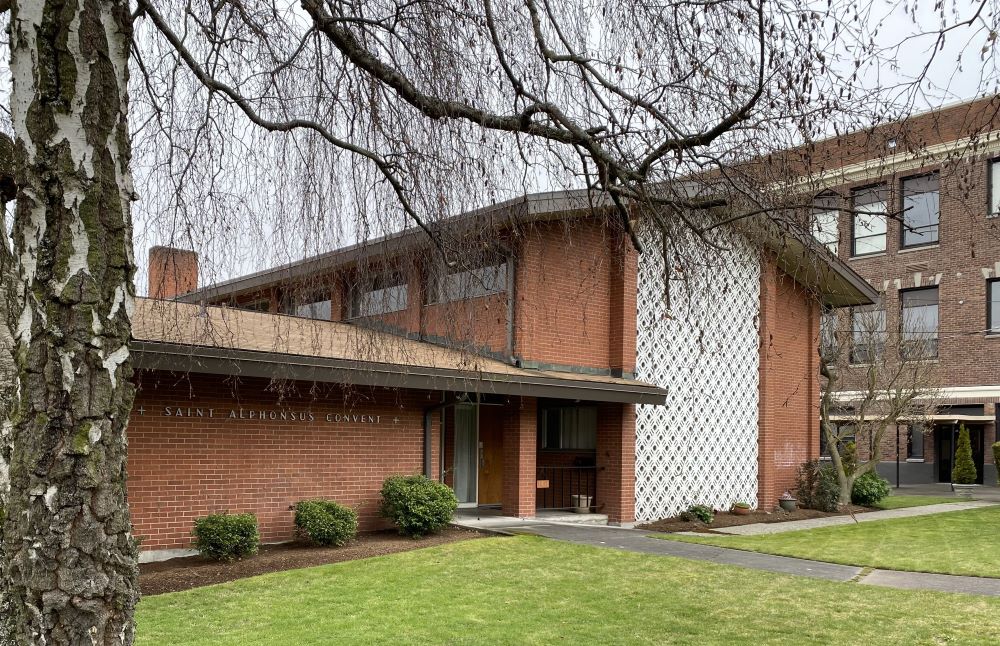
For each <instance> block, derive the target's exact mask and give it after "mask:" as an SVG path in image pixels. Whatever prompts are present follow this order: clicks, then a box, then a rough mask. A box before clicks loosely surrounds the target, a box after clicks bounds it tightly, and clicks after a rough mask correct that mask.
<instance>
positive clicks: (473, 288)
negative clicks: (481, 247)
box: [427, 258, 507, 304]
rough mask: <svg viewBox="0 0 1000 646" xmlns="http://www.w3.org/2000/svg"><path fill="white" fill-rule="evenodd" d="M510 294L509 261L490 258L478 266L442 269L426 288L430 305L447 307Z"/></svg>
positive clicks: (460, 265) (432, 277) (431, 278)
mask: <svg viewBox="0 0 1000 646" xmlns="http://www.w3.org/2000/svg"><path fill="white" fill-rule="evenodd" d="M505 291H507V261H506V260H504V259H502V258H499V259H498V258H491V259H488V260H485V261H484V262H482V263H481V264H478V265H475V266H471V267H470V266H469V265H467V264H466V265H462V264H459V266H457V267H454V268H451V269H450V270H449V269H442V270H441V271H440V272H438V273H437V274H436V275H432V276H431V277H430V279H429V280H428V285H427V303H428V304H430V303H448V302H451V301H460V300H463V299H466V298H478V297H480V296H489V295H490V294H498V293H500V292H505Z"/></svg>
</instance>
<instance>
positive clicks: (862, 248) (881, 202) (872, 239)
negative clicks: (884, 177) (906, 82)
mask: <svg viewBox="0 0 1000 646" xmlns="http://www.w3.org/2000/svg"><path fill="white" fill-rule="evenodd" d="M851 201H852V203H853V207H854V211H855V213H854V219H853V223H854V224H853V226H852V230H853V236H854V240H853V247H852V249H851V253H852V254H853V255H855V256H864V255H868V254H873V253H881V252H884V251H885V233H886V229H887V224H886V221H887V220H886V217H887V216H886V213H887V212H888V203H889V193H888V191H887V190H886V187H885V186H884V185H882V186H872V187H868V188H863V189H859V190H857V191H854V193H853V194H852V200H851Z"/></svg>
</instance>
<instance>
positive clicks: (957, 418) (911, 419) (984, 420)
mask: <svg viewBox="0 0 1000 646" xmlns="http://www.w3.org/2000/svg"><path fill="white" fill-rule="evenodd" d="M876 419H878V418H876ZM830 421H831V422H856V421H858V418H857V416H856V415H830ZM861 421H866V420H864V419H863V420H861ZM896 421H897V422H904V423H907V424H919V423H921V422H936V423H938V424H948V423H951V424H957V423H959V422H973V423H976V424H989V423H991V422H994V421H996V420H995V418H994V417H993V416H992V415H945V414H936V415H904V416H902V417H897V418H896Z"/></svg>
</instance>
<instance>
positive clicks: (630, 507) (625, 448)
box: [597, 404, 635, 525]
mask: <svg viewBox="0 0 1000 646" xmlns="http://www.w3.org/2000/svg"><path fill="white" fill-rule="evenodd" d="M597 511H598V512H599V513H603V514H607V515H608V523H609V524H613V525H620V524H622V523H631V522H632V521H634V520H635V406H634V405H632V404H601V405H600V406H599V407H598V409H597Z"/></svg>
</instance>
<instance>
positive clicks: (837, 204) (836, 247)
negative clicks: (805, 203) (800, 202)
mask: <svg viewBox="0 0 1000 646" xmlns="http://www.w3.org/2000/svg"><path fill="white" fill-rule="evenodd" d="M824 202H827V203H828V204H824ZM841 203H842V198H841V196H840V195H839V194H837V193H820V194H819V195H817V196H816V197H814V198H813V203H812V206H811V207H810V210H811V217H810V219H809V228H810V230H811V233H812V237H813V239H814V240H816V241H817V242H818V243H819V244H821V245H823V246H824V247H826V249H827V250H828V251H829V252H830V253H832V254H833V255H835V256H836V255H838V253H839V252H840V214H841V211H842V207H841ZM827 214H833V237H832V239H831V240H824V239H823V238H822V237H820V236H819V235H817V234H818V233H821V229H819V228H818V224H819V216H821V215H827Z"/></svg>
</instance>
